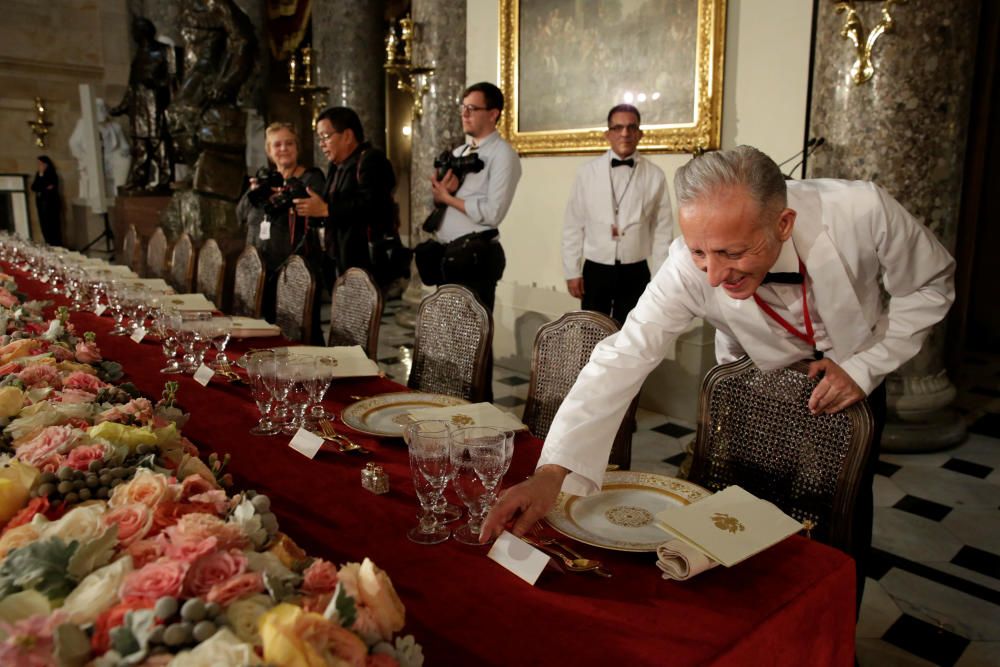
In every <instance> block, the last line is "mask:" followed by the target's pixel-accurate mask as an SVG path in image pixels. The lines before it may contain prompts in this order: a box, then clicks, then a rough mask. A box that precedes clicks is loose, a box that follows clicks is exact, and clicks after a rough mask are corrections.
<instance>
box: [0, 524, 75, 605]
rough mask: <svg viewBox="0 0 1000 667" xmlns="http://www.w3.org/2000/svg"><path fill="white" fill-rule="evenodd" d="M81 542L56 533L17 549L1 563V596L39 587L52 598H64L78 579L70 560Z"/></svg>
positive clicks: (55, 599)
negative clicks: (70, 570) (70, 565)
mask: <svg viewBox="0 0 1000 667" xmlns="http://www.w3.org/2000/svg"><path fill="white" fill-rule="evenodd" d="M79 546H80V544H79V543H78V542H77V541H76V540H74V541H72V542H70V543H69V544H67V543H66V542H64V541H62V540H61V539H60V538H58V537H53V538H50V539H48V540H39V541H36V542H32V543H30V544H27V545H25V546H23V547H20V548H18V549H14V550H13V551H11V552H10V553H9V554H7V558H6V559H5V560H4V562H3V565H2V566H0V598H3V597H6V596H8V595H11V594H13V593H18V592H20V591H25V590H36V591H38V592H39V593H41V594H42V595H44V596H45V597H47V598H49V599H50V600H52V601H61V600H63V599H64V598H65V597H66V596H67V595H69V594H70V593H71V592H72V591H73V589H74V588H75V587H76V584H77V583H78V582H77V580H76V578H75V577H73V576H72V575H71V574H70V573H69V563H70V560H71V559H72V557H73V554H74V553H76V550H77V549H78V548H79Z"/></svg>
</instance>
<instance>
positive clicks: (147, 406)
mask: <svg viewBox="0 0 1000 667" xmlns="http://www.w3.org/2000/svg"><path fill="white" fill-rule="evenodd" d="M151 421H153V404H152V403H150V402H149V399H148V398H134V399H132V400H131V401H129V402H128V403H126V404H125V405H116V406H114V407H112V408H108V409H107V410H105V411H104V412H101V413H99V414H98V415H97V417H95V418H94V423H95V424H100V423H101V422H119V423H134V422H139V423H140V424H143V425H145V424H148V423H150V422H151Z"/></svg>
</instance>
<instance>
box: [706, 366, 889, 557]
mask: <svg viewBox="0 0 1000 667" xmlns="http://www.w3.org/2000/svg"><path fill="white" fill-rule="evenodd" d="M808 368H809V365H808V363H807V362H804V361H803V362H798V363H796V364H794V365H793V366H791V367H789V368H783V369H779V370H775V371H770V372H763V371H761V370H760V369H758V368H757V367H756V366H755V365H754V364H753V362H752V361H751V360H750V359H749V358H747V357H744V358H743V359H740V360H738V361H734V362H732V363H728V364H723V365H721V366H716V367H715V368H713V369H712V370H711V371H709V373H708V375H707V376H706V377H705V381H704V383H703V384H702V390H701V401H700V405H699V410H698V412H699V419H698V435H697V439H696V441H695V445H694V456H693V460H692V463H691V474H690V476H689V478H690V480H691V481H692V482H695V483H696V484H700V485H702V486H704V487H706V488H708V489H711V490H712V491H719V490H721V489H724V488H726V487H727V486H730V485H733V484H738V485H739V486H741V487H743V488H744V489H746V490H747V491H749V492H750V493H753V494H754V495H756V496H757V497H759V498H763V499H764V500H767V501H770V502H772V503H774V504H775V505H777V506H778V507H779V508H781V509H782V510H783V511H784V512H785V513H786V514H789V515H790V516H792V517H794V518H795V519H797V520H799V521H801V522H806V521H808V522H810V523H811V524H812V530H811V532H812V537H813V538H814V539H817V540H820V541H822V542H825V543H827V544H830V545H831V546H834V547H837V548H838V549H841V550H843V551H846V552H847V553H853V549H852V547H853V546H854V545H852V543H851V536H852V534H853V533H852V519H853V514H854V505H855V499H856V498H857V496H858V493H859V491H860V489H861V482H862V480H863V479H864V468H865V464H866V461H867V460H868V455H869V452H870V450H871V447H872V436H873V432H874V420H873V419H872V413H871V410H870V409H869V408H868V402H867V400H863V401H860V402H858V403H855V404H854V405H852V406H851V407H849V408H847V409H845V410H842V411H840V412H838V413H836V414H832V415H813V414H811V413H810V412H809V408H808V401H809V396H810V394H812V391H813V388H815V386H816V384H817V380H816V379H809V378H808V377H807V373H808Z"/></svg>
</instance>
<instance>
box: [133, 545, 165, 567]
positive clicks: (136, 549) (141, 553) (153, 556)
mask: <svg viewBox="0 0 1000 667" xmlns="http://www.w3.org/2000/svg"><path fill="white" fill-rule="evenodd" d="M165 546H166V545H165V544H164V543H163V541H162V540H157V539H148V540H138V541H136V542H132V543H131V544H129V545H128V546H127V547H126V548H125V553H126V554H128V555H129V556H131V557H132V564H133V565H134V566H135V568H136V569H137V570H138V569H140V568H143V567H145V566H146V565H148V564H149V563H152V562H154V561H156V560H158V559H159V558H160V556H162V555H163V553H164V549H165Z"/></svg>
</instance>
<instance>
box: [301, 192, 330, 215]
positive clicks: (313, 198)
mask: <svg viewBox="0 0 1000 667" xmlns="http://www.w3.org/2000/svg"><path fill="white" fill-rule="evenodd" d="M306 192H308V193H309V198H308V199H293V200H292V203H293V204H295V212H296V213H298V214H299V215H301V216H305V217H309V218H325V217H327V216H328V215H329V214H330V209H329V208H327V206H326V202H325V201H323V198H322V197H320V196H319V195H318V194H316V193H315V192H313V191H312V190H311V189H309V188H306Z"/></svg>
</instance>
